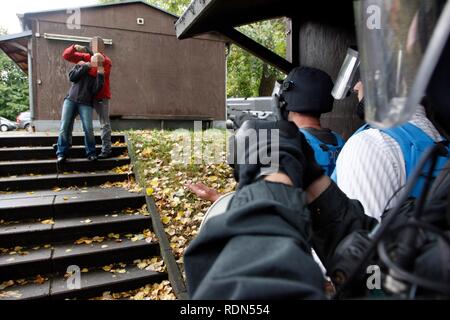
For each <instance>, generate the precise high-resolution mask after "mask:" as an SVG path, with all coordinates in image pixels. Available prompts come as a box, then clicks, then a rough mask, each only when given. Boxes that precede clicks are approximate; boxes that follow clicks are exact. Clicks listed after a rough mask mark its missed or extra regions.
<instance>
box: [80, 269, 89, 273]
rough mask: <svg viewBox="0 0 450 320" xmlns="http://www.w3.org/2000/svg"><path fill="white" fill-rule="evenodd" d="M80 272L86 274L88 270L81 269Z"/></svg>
mask: <svg viewBox="0 0 450 320" xmlns="http://www.w3.org/2000/svg"><path fill="white" fill-rule="evenodd" d="M81 272H82V273H88V272H89V269H88V268H83V269H81Z"/></svg>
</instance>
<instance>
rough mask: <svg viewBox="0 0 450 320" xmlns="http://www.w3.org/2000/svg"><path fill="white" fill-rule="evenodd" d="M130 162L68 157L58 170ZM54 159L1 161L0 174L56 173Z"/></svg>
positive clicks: (91, 168)
mask: <svg viewBox="0 0 450 320" xmlns="http://www.w3.org/2000/svg"><path fill="white" fill-rule="evenodd" d="M127 164H130V158H128V157H126V158H110V159H104V160H98V161H96V162H91V161H89V160H87V159H68V160H67V162H66V163H65V164H64V165H62V166H61V167H60V171H65V172H70V171H78V172H81V171H83V172H86V171H103V170H111V169H114V168H116V167H120V166H124V165H127ZM57 171H58V168H57V163H56V159H53V160H34V161H3V162H0V176H11V175H24V174H29V173H32V174H50V173H57Z"/></svg>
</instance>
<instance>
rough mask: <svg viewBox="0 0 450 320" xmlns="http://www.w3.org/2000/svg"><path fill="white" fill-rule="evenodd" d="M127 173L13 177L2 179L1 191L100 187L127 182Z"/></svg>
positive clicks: (0, 181) (0, 182)
mask: <svg viewBox="0 0 450 320" xmlns="http://www.w3.org/2000/svg"><path fill="white" fill-rule="evenodd" d="M131 176H132V175H128V174H127V173H114V172H89V173H76V174H59V175H58V174H45V175H41V176H11V177H3V178H0V191H26V190H44V189H52V188H54V187H57V186H58V187H60V188H67V187H71V186H80V187H83V186H86V187H88V186H89V187H90V186H98V185H102V184H104V183H106V182H121V181H127V180H128V178H129V177H131Z"/></svg>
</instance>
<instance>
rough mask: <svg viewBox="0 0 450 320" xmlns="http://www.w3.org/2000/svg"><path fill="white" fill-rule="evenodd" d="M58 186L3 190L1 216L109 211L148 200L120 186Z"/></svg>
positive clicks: (28, 216) (20, 216) (42, 215)
mask: <svg viewBox="0 0 450 320" xmlns="http://www.w3.org/2000/svg"><path fill="white" fill-rule="evenodd" d="M55 190H56V189H55ZM55 190H45V191H36V192H17V193H11V194H9V193H8V194H0V220H2V219H3V220H12V221H18V220H24V219H32V218H36V219H38V218H43V217H64V216H72V215H93V214H96V213H105V214H107V213H110V212H112V211H118V210H122V209H125V208H130V207H131V208H141V207H142V206H143V205H144V204H145V197H144V196H143V195H142V194H140V193H134V192H130V191H129V190H125V189H124V188H119V187H108V188H100V187H93V188H81V189H75V190H59V189H57V191H55Z"/></svg>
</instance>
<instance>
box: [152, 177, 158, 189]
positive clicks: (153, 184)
mask: <svg viewBox="0 0 450 320" xmlns="http://www.w3.org/2000/svg"><path fill="white" fill-rule="evenodd" d="M158 183H159V181H158V178H154V179H153V180H152V181H150V185H151V186H152V187H157V186H158Z"/></svg>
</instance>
